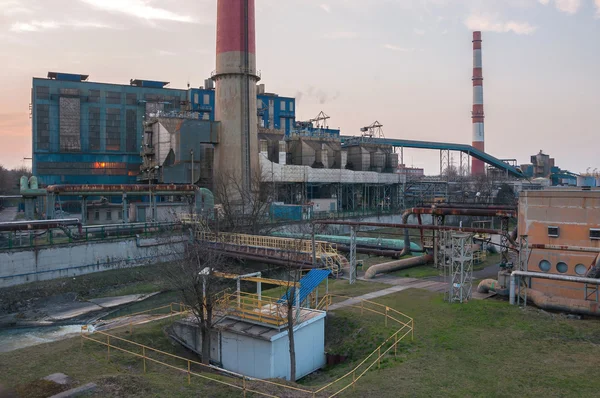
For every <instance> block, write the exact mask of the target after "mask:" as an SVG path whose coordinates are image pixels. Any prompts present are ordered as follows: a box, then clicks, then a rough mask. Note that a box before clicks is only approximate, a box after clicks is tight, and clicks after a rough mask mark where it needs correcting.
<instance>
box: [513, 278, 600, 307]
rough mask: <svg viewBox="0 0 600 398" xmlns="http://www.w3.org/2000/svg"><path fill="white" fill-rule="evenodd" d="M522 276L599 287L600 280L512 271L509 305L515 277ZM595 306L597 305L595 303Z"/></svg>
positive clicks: (514, 290)
mask: <svg viewBox="0 0 600 398" xmlns="http://www.w3.org/2000/svg"><path fill="white" fill-rule="evenodd" d="M517 276H519V277H520V276H523V277H526V278H537V279H550V280H554V281H564V282H576V283H586V284H589V285H600V279H596V278H584V277H581V276H572V275H558V274H545V273H541V272H531V271H513V272H512V273H511V274H510V293H509V298H510V304H515V296H516V294H515V292H516V288H517V285H516V277H517ZM596 304H597V303H596Z"/></svg>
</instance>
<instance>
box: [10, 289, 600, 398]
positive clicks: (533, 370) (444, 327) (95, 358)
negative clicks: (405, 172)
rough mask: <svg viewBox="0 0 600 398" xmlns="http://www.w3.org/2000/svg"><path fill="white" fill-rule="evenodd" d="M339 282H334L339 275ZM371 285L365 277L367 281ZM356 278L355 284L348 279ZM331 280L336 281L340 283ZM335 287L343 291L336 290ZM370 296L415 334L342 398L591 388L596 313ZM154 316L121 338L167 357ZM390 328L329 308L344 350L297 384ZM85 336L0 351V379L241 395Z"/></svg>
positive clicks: (136, 391)
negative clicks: (584, 315) (405, 319)
mask: <svg viewBox="0 0 600 398" xmlns="http://www.w3.org/2000/svg"><path fill="white" fill-rule="evenodd" d="M340 282H341V281H340ZM369 285H372V284H369ZM357 286H359V285H357ZM340 288H341V286H340ZM342 290H345V289H342ZM375 301H377V302H379V303H381V304H384V305H387V306H390V307H392V308H395V309H398V310H400V311H402V312H404V313H406V314H408V315H410V316H412V317H413V318H414V319H415V340H414V341H413V342H411V341H410V339H407V340H405V341H403V342H402V344H401V345H400V347H399V350H398V357H397V358H394V357H393V356H390V357H388V358H385V359H384V360H383V361H382V366H381V369H377V368H376V367H375V368H374V369H373V370H371V371H369V372H368V373H366V374H365V376H364V377H363V378H362V379H361V380H360V381H359V383H358V384H357V386H356V390H355V391H352V390H349V391H348V392H347V393H345V394H344V396H352V397H367V396H369V397H370V396H375V397H397V396H410V397H431V396H440V395H446V396H451V397H465V396H467V397H474V396H477V397H492V396H494V397H495V396H500V397H513V396H523V397H564V396H576V397H588V396H589V397H593V396H597V392H598V391H599V390H600V380H599V379H598V378H597V377H595V376H594V374H595V373H594V372H595V369H596V368H597V366H598V364H599V362H598V358H599V357H600V345H598V341H600V321H598V320H569V319H566V317H564V316H561V315H551V314H547V313H543V312H541V311H539V310H537V309H535V308H533V307H528V308H527V309H525V310H523V309H521V308H518V307H515V306H510V305H508V303H506V302H505V301H500V300H472V301H470V302H468V303H465V304H452V305H451V304H447V303H445V302H443V301H442V298H441V295H439V294H435V293H432V292H428V291H425V290H420V289H408V290H405V291H402V292H399V293H396V294H393V295H389V296H384V297H380V298H378V299H376V300H375ZM163 326H164V324H163V323H160V322H157V323H151V324H149V325H144V326H138V327H136V328H135V329H134V333H133V336H129V334H128V332H127V331H126V330H125V331H123V330H122V331H121V332H120V333H122V334H123V335H124V336H127V337H131V338H132V339H133V340H135V341H137V342H140V343H143V344H147V345H151V346H153V347H155V348H158V349H161V350H165V351H167V352H172V353H175V354H177V355H181V356H186V355H189V354H188V353H186V352H185V351H184V350H182V349H181V348H180V347H178V346H177V345H173V344H172V343H170V342H169V341H168V340H167V339H166V338H165V336H164V333H163V331H162V328H163ZM392 331H393V329H392V328H386V327H385V326H384V324H383V320H382V317H381V316H380V315H376V314H370V313H368V312H365V313H364V314H363V315H361V314H360V310H358V309H349V308H344V309H339V310H336V311H334V312H332V314H331V315H330V316H328V318H327V326H326V335H327V336H326V337H327V343H326V344H327V347H326V348H327V350H328V351H329V352H330V353H335V354H341V355H345V356H347V357H348V360H347V362H345V363H343V364H340V365H337V366H334V367H328V368H325V369H324V370H322V371H319V372H316V373H315V374H313V375H311V376H309V377H307V378H305V379H304V380H302V381H301V384H303V385H305V386H320V385H323V384H325V383H326V382H328V381H332V380H334V379H335V378H337V377H339V376H340V375H342V374H343V373H344V372H346V371H348V370H349V369H351V368H352V367H353V366H354V365H356V364H357V363H358V362H359V361H360V360H362V359H363V358H364V357H365V356H366V355H368V354H369V353H370V352H371V351H372V350H373V349H375V348H376V347H377V346H378V345H379V344H380V342H381V341H382V340H383V339H384V338H385V337H387V336H389V335H390V334H391V332H392ZM111 358H112V361H111V362H110V363H109V362H107V360H106V349H105V348H104V347H103V346H100V345H94V344H92V343H86V344H85V345H84V348H83V349H81V348H80V340H79V338H74V339H68V340H64V341H59V342H55V343H48V344H43V345H39V346H35V347H30V348H26V349H22V350H18V351H14V352H11V353H4V354H0V385H7V386H10V387H14V386H15V385H19V384H20V385H22V384H26V383H31V382H34V381H35V380H36V379H38V378H40V377H44V376H46V375H48V374H50V373H55V372H64V373H66V374H68V375H69V376H71V377H73V378H74V379H75V380H76V381H77V382H78V383H80V384H83V383H86V382H90V381H95V382H98V383H99V384H100V386H101V390H100V391H99V392H98V393H97V394H96V395H95V396H97V397H100V396H123V397H124V396H132V397H142V396H156V397H162V396H175V397H194V396H211V397H229V396H238V394H239V396H241V393H239V392H237V391H235V390H231V389H228V388H225V387H221V386H217V385H215V384H214V383H211V382H203V381H200V380H199V379H194V381H193V384H192V386H191V387H188V386H187V380H186V377H185V375H183V374H180V373H177V372H175V371H170V370H167V369H165V368H159V367H158V366H157V365H150V367H149V370H150V372H149V373H147V374H145V375H144V374H143V371H142V364H141V361H140V360H138V359H135V358H132V357H129V356H126V355H123V354H118V353H111Z"/></svg>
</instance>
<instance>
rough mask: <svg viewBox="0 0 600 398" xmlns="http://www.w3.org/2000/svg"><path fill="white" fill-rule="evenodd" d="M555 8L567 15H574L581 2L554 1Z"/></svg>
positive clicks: (571, 0) (569, 0) (568, 0)
mask: <svg viewBox="0 0 600 398" xmlns="http://www.w3.org/2000/svg"><path fill="white" fill-rule="evenodd" d="M554 3H555V5H556V8H557V9H559V10H560V11H562V12H566V13H567V14H575V13H576V12H577V11H578V10H579V7H581V0H554Z"/></svg>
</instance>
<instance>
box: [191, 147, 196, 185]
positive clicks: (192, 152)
mask: <svg viewBox="0 0 600 398" xmlns="http://www.w3.org/2000/svg"><path fill="white" fill-rule="evenodd" d="M190 155H191V156H192V185H194V182H195V181H196V180H194V150H193V149H190Z"/></svg>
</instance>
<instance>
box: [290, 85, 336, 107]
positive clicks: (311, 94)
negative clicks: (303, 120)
mask: <svg viewBox="0 0 600 398" xmlns="http://www.w3.org/2000/svg"><path fill="white" fill-rule="evenodd" d="M340 95H341V94H340V92H339V91H336V92H335V93H334V94H333V95H331V94H329V93H327V92H326V91H323V90H321V89H315V88H314V87H313V86H308V88H307V89H306V90H305V91H300V90H298V91H297V92H296V95H295V96H294V97H295V98H296V106H297V105H298V104H300V101H301V100H302V98H303V97H307V98H312V99H316V100H317V102H318V103H319V104H320V105H323V104H326V103H327V102H329V101H335V100H336V99H338V98H339V97H340Z"/></svg>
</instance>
